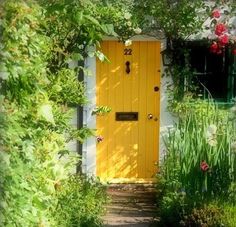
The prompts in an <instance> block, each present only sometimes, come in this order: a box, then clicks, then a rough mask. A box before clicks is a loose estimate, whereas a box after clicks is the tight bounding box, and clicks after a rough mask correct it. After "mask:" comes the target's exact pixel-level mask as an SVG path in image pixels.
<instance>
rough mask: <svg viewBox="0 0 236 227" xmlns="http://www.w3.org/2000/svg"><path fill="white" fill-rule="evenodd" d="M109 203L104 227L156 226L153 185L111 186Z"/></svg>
mask: <svg viewBox="0 0 236 227" xmlns="http://www.w3.org/2000/svg"><path fill="white" fill-rule="evenodd" d="M108 194H109V195H110V197H111V203H110V204H109V205H108V206H107V213H106V215H105V217H104V218H103V221H104V226H105V227H112V226H121V227H122V226H123V227H132V226H134V227H154V226H157V218H156V217H155V216H156V213H157V212H156V205H155V201H156V197H155V196H156V195H155V187H154V185H136V184H124V185H122V184H121V185H111V186H110V187H109V189H108Z"/></svg>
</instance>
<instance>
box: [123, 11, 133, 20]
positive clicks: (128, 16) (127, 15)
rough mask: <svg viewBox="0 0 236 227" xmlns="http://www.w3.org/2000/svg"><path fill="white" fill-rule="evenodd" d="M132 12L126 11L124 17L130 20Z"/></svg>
mask: <svg viewBox="0 0 236 227" xmlns="http://www.w3.org/2000/svg"><path fill="white" fill-rule="evenodd" d="M131 16H132V15H131V13H129V12H126V13H125V14H124V18H125V19H126V20H129V19H130V18H131Z"/></svg>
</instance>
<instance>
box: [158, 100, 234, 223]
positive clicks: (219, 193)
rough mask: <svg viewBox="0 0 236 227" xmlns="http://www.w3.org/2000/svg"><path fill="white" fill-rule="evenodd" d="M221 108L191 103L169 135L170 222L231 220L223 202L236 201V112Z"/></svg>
mask: <svg viewBox="0 0 236 227" xmlns="http://www.w3.org/2000/svg"><path fill="white" fill-rule="evenodd" d="M216 108H217V107H216V106H214V105H213V104H212V103H211V102H209V101H208V102H204V101H200V100H199V101H192V102H191V103H189V102H187V103H185V105H184V106H183V105H182V107H181V108H179V111H181V112H180V113H179V114H178V116H179V118H180V119H179V122H178V123H177V124H176V126H175V127H173V128H171V129H169V131H168V132H167V134H166V136H165V138H164V141H165V143H166V153H165V156H164V159H163V161H162V165H161V172H160V175H159V181H160V185H159V196H160V198H161V200H160V201H161V202H160V215H161V218H162V221H163V223H164V224H168V226H221V224H222V223H225V224H227V222H226V221H227V219H226V218H224V216H223V206H222V203H223V204H225V203H227V202H228V203H229V204H231V205H226V204H225V206H226V207H227V206H232V207H233V206H235V201H236V200H235V199H236V198H235V183H236V169H235V164H236V159H235V138H236V128H235V122H234V121H235V120H234V119H233V115H234V114H235V111H234V109H232V113H230V114H229V113H228V112H227V111H226V110H217V109H216ZM226 201H227V202H226ZM219 213H222V215H219ZM211 215H213V216H212V220H210V217H211ZM204 220H205V221H204ZM200 222H202V224H201V223H200ZM181 223H182V224H181ZM184 223H185V225H184ZM204 223H205V225H203V224H204ZM230 226H232V225H230Z"/></svg>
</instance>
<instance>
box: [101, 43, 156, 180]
mask: <svg viewBox="0 0 236 227" xmlns="http://www.w3.org/2000/svg"><path fill="white" fill-rule="evenodd" d="M101 50H102V52H103V53H104V54H105V56H107V57H108V59H109V61H110V63H107V62H100V61H99V60H97V77H96V80H97V82H96V97H97V101H96V102H97V106H101V105H102V106H109V107H111V109H112V111H111V112H110V113H109V114H106V115H103V116H97V135H99V136H102V137H103V140H102V141H101V142H98V143H97V153H96V168H97V170H96V172H97V176H99V177H100V179H101V180H103V181H109V182H119V183H122V182H153V181H154V180H155V174H156V171H157V166H156V164H157V162H158V159H159V151H158V148H159V115H160V105H159V104H160V92H159V87H160V42H157V41H150V42H146V41H145V42H144V41H140V42H133V43H132V45H130V46H128V47H126V46H125V45H124V44H123V43H120V42H117V41H104V42H103V43H102V45H101Z"/></svg>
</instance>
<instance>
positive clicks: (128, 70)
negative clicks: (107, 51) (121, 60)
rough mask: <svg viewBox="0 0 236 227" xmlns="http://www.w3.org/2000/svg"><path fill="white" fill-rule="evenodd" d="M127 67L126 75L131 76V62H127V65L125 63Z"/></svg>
mask: <svg viewBox="0 0 236 227" xmlns="http://www.w3.org/2000/svg"><path fill="white" fill-rule="evenodd" d="M125 65H126V70H125V71H126V73H127V74H129V73H130V62H129V61H127V62H126V63H125Z"/></svg>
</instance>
